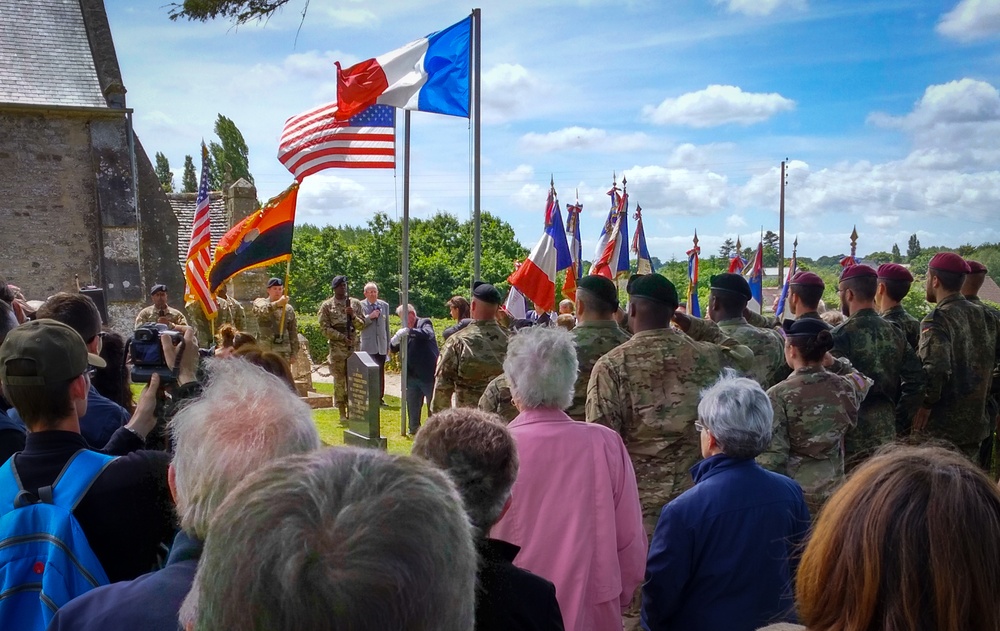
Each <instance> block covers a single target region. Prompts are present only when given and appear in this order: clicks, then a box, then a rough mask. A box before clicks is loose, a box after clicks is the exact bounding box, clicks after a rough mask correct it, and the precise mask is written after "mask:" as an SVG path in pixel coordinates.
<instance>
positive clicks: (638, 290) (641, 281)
mask: <svg viewBox="0 0 1000 631" xmlns="http://www.w3.org/2000/svg"><path fill="white" fill-rule="evenodd" d="M629 295H630V296H632V297H633V298H645V299H647V300H652V301H654V302H660V303H663V304H665V305H670V306H671V307H675V308H676V307H677V304H678V302H679V301H678V300H677V288H676V287H674V284H673V283H671V282H670V281H669V280H668V279H667V277H666V276H661V275H660V274H643V275H641V276H635V277H634V278H633V280H632V287H631V288H630V289H629Z"/></svg>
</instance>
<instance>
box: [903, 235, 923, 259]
mask: <svg viewBox="0 0 1000 631" xmlns="http://www.w3.org/2000/svg"><path fill="white" fill-rule="evenodd" d="M922 251H923V249H922V248H921V247H920V239H918V238H917V235H916V234H915V233H914V234H911V235H910V241H909V243H907V244H906V260H907V261H912V260H913V259H915V258H917V257H918V256H920V253H921V252H922Z"/></svg>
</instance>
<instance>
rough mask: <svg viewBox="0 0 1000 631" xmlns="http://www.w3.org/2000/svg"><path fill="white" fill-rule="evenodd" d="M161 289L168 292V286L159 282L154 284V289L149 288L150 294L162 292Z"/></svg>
mask: <svg viewBox="0 0 1000 631" xmlns="http://www.w3.org/2000/svg"><path fill="white" fill-rule="evenodd" d="M160 291H162V292H164V293H166V291H167V286H166V285H163V284H161V283H157V284H155V285H153V288H152V289H150V290H149V295H150V296H152V295H153V294H155V293H157V292H160Z"/></svg>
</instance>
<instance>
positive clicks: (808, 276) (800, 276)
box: [788, 272, 826, 287]
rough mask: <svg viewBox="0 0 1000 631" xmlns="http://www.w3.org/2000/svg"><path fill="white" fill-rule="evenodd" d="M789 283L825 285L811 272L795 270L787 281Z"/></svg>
mask: <svg viewBox="0 0 1000 631" xmlns="http://www.w3.org/2000/svg"><path fill="white" fill-rule="evenodd" d="M788 284H789V285H812V286H814V287H826V283H824V282H823V279H822V278H820V277H819V276H818V275H816V274H814V273H813V272H797V273H796V274H795V276H792V279H791V280H790V281H788Z"/></svg>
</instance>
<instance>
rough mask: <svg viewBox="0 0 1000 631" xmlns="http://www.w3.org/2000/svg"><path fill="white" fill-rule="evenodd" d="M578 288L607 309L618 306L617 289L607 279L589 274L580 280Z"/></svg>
mask: <svg viewBox="0 0 1000 631" xmlns="http://www.w3.org/2000/svg"><path fill="white" fill-rule="evenodd" d="M578 287H579V289H584V290H586V291H589V292H590V293H592V294H594V295H595V296H597V297H598V298H599V299H601V300H602V301H604V302H606V303H607V304H608V306H609V307H617V306H618V289H616V288H615V284H614V283H613V282H611V279H609V278H605V277H603V276H596V275H593V274H590V275H587V276H584V277H583V278H581V279H580V283H579V285H578Z"/></svg>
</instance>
